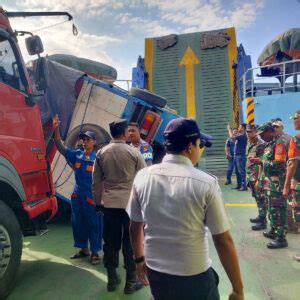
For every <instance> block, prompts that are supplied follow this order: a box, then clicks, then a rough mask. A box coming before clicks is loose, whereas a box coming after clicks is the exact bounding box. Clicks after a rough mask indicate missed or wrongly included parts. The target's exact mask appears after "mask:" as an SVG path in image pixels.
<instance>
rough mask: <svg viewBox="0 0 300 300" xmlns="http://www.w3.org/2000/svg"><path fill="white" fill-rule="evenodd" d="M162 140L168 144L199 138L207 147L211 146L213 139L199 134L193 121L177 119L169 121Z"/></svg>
mask: <svg viewBox="0 0 300 300" xmlns="http://www.w3.org/2000/svg"><path fill="white" fill-rule="evenodd" d="M164 138H165V140H166V141H168V142H169V143H174V144H176V143H180V142H182V141H187V140H189V139H191V138H199V139H200V140H203V141H205V142H207V143H206V146H207V147H210V146H211V142H210V141H211V140H213V137H212V136H210V135H208V134H205V133H202V132H200V129H199V127H198V124H197V122H196V121H195V120H194V119H188V118H178V119H174V120H171V121H170V122H169V123H168V125H167V127H166V129H165V131H164Z"/></svg>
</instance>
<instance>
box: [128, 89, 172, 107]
mask: <svg viewBox="0 0 300 300" xmlns="http://www.w3.org/2000/svg"><path fill="white" fill-rule="evenodd" d="M129 95H130V96H133V97H136V98H139V99H141V100H144V101H145V102H147V103H149V104H152V105H154V106H158V107H165V106H166V104H167V99H166V98H164V97H161V96H159V95H156V94H154V93H151V92H149V91H147V90H143V89H139V88H135V87H133V88H131V89H130V91H129Z"/></svg>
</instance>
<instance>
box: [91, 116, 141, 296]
mask: <svg viewBox="0 0 300 300" xmlns="http://www.w3.org/2000/svg"><path fill="white" fill-rule="evenodd" d="M109 126H110V133H111V135H112V138H113V139H112V140H111V142H110V143H109V144H108V145H107V146H105V147H103V148H102V149H100V150H99V151H98V152H97V157H96V162H95V166H94V171H93V192H94V196H95V197H94V198H95V201H96V203H97V205H98V207H99V209H102V211H103V213H104V231H103V239H104V246H103V251H104V257H103V263H104V267H105V268H106V269H107V275H108V282H107V291H109V292H112V291H115V290H116V288H117V285H118V284H120V277H119V276H118V274H117V271H116V270H117V268H118V266H119V252H120V249H121V248H122V252H123V256H124V265H125V269H126V283H125V287H124V293H125V294H131V293H134V292H135V291H137V290H138V289H140V288H142V287H143V285H142V284H141V283H139V282H137V278H136V265H135V262H134V259H133V252H132V246H131V242H130V237H129V217H128V215H127V213H126V210H125V208H126V206H127V203H128V201H129V196H130V192H131V188H132V183H133V179H134V177H135V175H136V173H137V172H138V171H139V170H140V169H142V168H144V167H146V166H147V165H146V163H145V160H144V158H143V156H142V155H141V153H140V152H139V151H138V150H137V149H135V148H134V147H131V146H129V145H127V144H126V141H127V140H128V123H127V121H126V120H119V121H115V122H112V123H110V124H109ZM101 206H102V208H101Z"/></svg>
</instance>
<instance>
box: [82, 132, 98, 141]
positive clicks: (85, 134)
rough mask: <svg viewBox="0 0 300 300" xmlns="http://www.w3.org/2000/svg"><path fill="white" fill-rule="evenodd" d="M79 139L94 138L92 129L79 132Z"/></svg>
mask: <svg viewBox="0 0 300 300" xmlns="http://www.w3.org/2000/svg"><path fill="white" fill-rule="evenodd" d="M78 137H79V138H80V139H84V138H85V137H88V138H91V139H93V140H95V139H96V134H95V132H93V131H86V132H81V133H80V134H79V136H78Z"/></svg>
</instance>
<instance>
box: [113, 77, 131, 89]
mask: <svg viewBox="0 0 300 300" xmlns="http://www.w3.org/2000/svg"><path fill="white" fill-rule="evenodd" d="M114 84H115V85H117V86H119V87H120V88H123V89H124V90H125V87H127V91H129V90H130V88H131V85H132V80H130V79H117V80H116V81H115V82H114Z"/></svg>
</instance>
